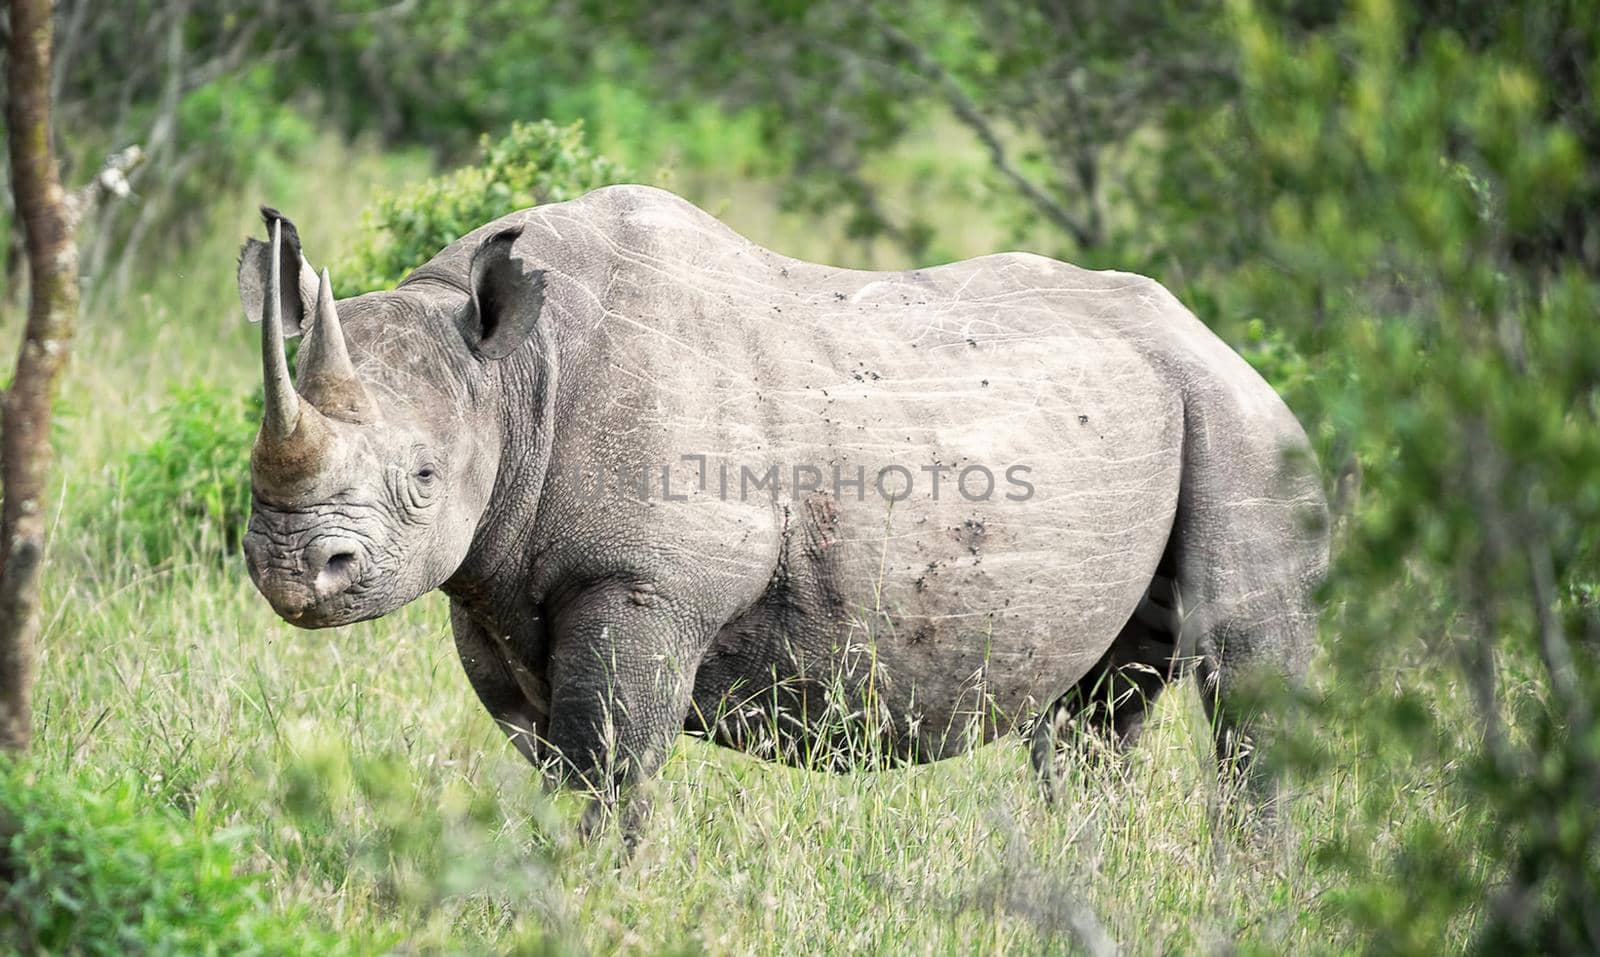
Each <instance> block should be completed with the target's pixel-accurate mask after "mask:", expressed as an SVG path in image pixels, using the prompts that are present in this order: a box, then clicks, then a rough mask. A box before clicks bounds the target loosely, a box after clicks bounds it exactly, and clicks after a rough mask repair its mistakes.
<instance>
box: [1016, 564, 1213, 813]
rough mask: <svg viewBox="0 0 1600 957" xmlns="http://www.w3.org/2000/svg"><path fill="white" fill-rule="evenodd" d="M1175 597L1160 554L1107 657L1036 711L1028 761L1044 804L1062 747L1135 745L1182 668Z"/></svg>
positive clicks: (1054, 785) (1056, 777) (1086, 753)
mask: <svg viewBox="0 0 1600 957" xmlns="http://www.w3.org/2000/svg"><path fill="white" fill-rule="evenodd" d="M1177 594H1178V592H1177V587H1176V583H1175V582H1174V580H1173V578H1172V565H1171V563H1170V562H1169V561H1167V560H1165V559H1164V560H1163V562H1162V566H1161V568H1160V569H1159V570H1158V571H1157V574H1156V577H1155V578H1154V579H1153V580H1152V581H1151V583H1150V587H1149V588H1148V589H1147V590H1146V592H1145V596H1144V598H1143V599H1142V600H1141V601H1140V603H1139V607H1138V609H1137V610H1136V611H1135V612H1134V613H1133V615H1132V617H1130V618H1129V619H1128V622H1127V624H1125V625H1123V626H1122V631H1121V632H1120V633H1118V635H1117V638H1116V640H1115V641H1113V642H1112V643H1111V647H1110V648H1108V649H1106V653H1105V655H1104V656H1102V657H1101V659H1100V660H1099V661H1098V662H1096V664H1095V666H1094V667H1093V668H1091V669H1090V670H1089V673H1088V674H1086V675H1084V676H1083V677H1082V678H1080V679H1079V680H1078V682H1077V684H1075V685H1073V687H1072V688H1071V689H1070V690H1068V691H1067V693H1066V694H1064V695H1062V696H1061V697H1060V698H1057V699H1056V700H1055V702H1054V703H1052V704H1051V705H1050V706H1049V707H1048V708H1046V709H1044V711H1043V712H1042V713H1041V714H1040V715H1039V717H1038V720H1037V721H1036V722H1035V723H1034V726H1033V732H1032V747H1031V751H1030V758H1031V761H1032V764H1033V769H1034V771H1035V772H1036V773H1037V774H1038V776H1039V782H1040V786H1041V788H1042V789H1043V791H1044V796H1045V800H1046V801H1050V802H1053V801H1054V800H1055V793H1056V791H1057V790H1058V789H1059V787H1060V773H1061V759H1062V756H1063V752H1064V751H1075V752H1077V753H1078V754H1079V755H1081V756H1082V757H1084V758H1087V759H1089V760H1095V759H1098V758H1099V757H1101V756H1102V755H1104V754H1105V753H1106V752H1107V751H1116V752H1121V751H1126V750H1127V749H1128V748H1131V747H1133V746H1134V744H1136V743H1137V742H1138V740H1139V734H1140V732H1141V731H1143V729H1144V723H1145V719H1146V718H1147V717H1149V714H1150V711H1151V709H1152V708H1154V706H1155V703H1156V699H1157V698H1158V697H1159V696H1160V695H1161V692H1162V691H1163V690H1164V689H1165V688H1166V687H1167V685H1168V684H1170V683H1171V682H1172V680H1173V678H1174V677H1176V675H1177V674H1178V671H1179V668H1180V665H1181V661H1180V660H1179V659H1178V657H1177V655H1176V651H1177V647H1178V640H1177V635H1178V625H1179V623H1180V617H1181V612H1180V610H1179V608H1178V603H1177Z"/></svg>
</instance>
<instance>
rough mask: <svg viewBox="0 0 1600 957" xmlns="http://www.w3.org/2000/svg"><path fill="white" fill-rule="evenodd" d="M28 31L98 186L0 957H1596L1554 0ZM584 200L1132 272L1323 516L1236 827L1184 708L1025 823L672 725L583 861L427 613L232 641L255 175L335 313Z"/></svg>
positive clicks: (194, 10)
mask: <svg viewBox="0 0 1600 957" xmlns="http://www.w3.org/2000/svg"><path fill="white" fill-rule="evenodd" d="M57 7H58V10H57V20H56V22H57V36H56V71H57V75H56V77H55V79H54V84H55V92H56V96H57V103H56V110H57V112H56V129H55V135H56V138H57V145H58V149H59V151H60V155H61V156H62V157H63V160H64V167H65V169H64V173H65V176H66V179H67V180H68V182H69V185H76V184H81V183H82V182H84V181H85V180H86V179H87V178H88V177H90V176H92V175H93V174H94V173H95V171H96V170H97V169H98V167H99V165H100V162H101V160H102V158H103V157H104V156H105V155H106V154H107V153H108V152H110V151H112V150H114V149H118V148H120V147H122V146H125V145H127V144H129V143H138V144H140V145H141V146H142V147H143V148H144V150H145V151H146V152H147V154H148V156H149V161H148V162H147V163H146V164H145V165H144V166H143V167H142V168H141V169H140V170H139V171H138V173H137V175H136V176H135V179H134V183H133V186H134V195H133V196H132V197H131V198H129V199H128V200H125V201H122V202H117V203H113V204H110V205H108V206H106V207H104V208H103V209H102V210H101V211H99V212H98V213H97V214H96V215H95V216H94V217H93V218H92V219H91V220H90V221H89V222H86V223H85V224H84V225H83V227H82V229H81V232H80V240H81V245H82V248H83V266H84V271H85V276H84V282H85V286H84V310H83V315H82V321H81V325H80V331H79V337H78V340H77V344H76V355H75V357H74V360H73V365H72V368H71V370H70V373H69V376H68V380H67V382H66V385H65V388H64V392H63V395H62V398H61V403H60V413H59V415H58V419H57V422H56V425H55V429H56V435H55V447H56V449H57V454H58V459H57V470H56V485H55V487H54V491H53V494H52V496H51V509H52V524H51V529H52V541H51V545H50V553H49V557H48V566H47V569H46V573H45V575H46V630H45V633H44V638H43V641H42V662H41V667H40V679H39V686H38V691H37V701H36V707H37V711H38V718H37V721H38V739H37V742H36V745H35V753H34V754H33V756H32V757H31V759H30V760H29V762H28V763H26V764H24V765H19V766H18V767H15V768H10V769H7V770H5V771H4V772H3V774H0V810H3V812H4V813H3V814H0V818H3V819H4V820H5V821H6V822H7V824H6V826H5V828H3V829H0V831H3V833H0V838H3V839H4V841H5V842H6V843H5V848H4V852H3V853H4V856H3V857H0V865H3V866H0V949H3V950H17V951H20V952H25V953H32V952H49V953H108V954H109V953H118V954H120V953H230V954H231V953H284V954H296V953H324V952H329V953H332V952H352V953H371V952H385V951H390V950H397V951H399V952H403V953H484V952H497V953H500V952H516V953H535V952H538V953H548V952H555V953H566V952H573V953H586V952H591V951H593V952H604V953H609V952H617V951H621V952H645V953H656V952H661V951H674V952H702V951H705V952H712V953H733V954H746V953H770V954H780V953H782V954H786V953H791V952H795V951H814V952H844V951H869V952H870V951H877V952H928V953H967V952H986V953H1025V952H1047V953H1050V952H1063V951H1065V952H1076V951H1089V952H1097V951H1101V949H1102V948H1104V947H1105V946H1108V945H1112V944H1114V945H1115V946H1118V947H1120V948H1121V949H1123V950H1126V951H1129V952H1136V953H1138V952H1194V951H1220V952H1252V953H1253V952H1260V953H1282V952H1291V953H1307V952H1317V953H1320V952H1341V953H1342V952H1376V953H1394V954H1435V953H1440V952H1444V951H1477V952H1484V953H1491V954H1503V953H1595V952H1600V841H1597V829H1600V723H1597V718H1596V714H1595V706H1596V702H1597V701H1600V671H1597V668H1596V651H1597V649H1600V607H1597V597H1596V588H1597V587H1600V585H1597V583H1600V568H1597V564H1600V562H1597V559H1600V556H1597V544H1600V521H1597V518H1600V428H1597V421H1596V419H1597V413H1600V397H1597V391H1596V385H1597V381H1600V335H1597V332H1600V328H1597V322H1596V318H1597V315H1596V306H1597V303H1600V215H1597V214H1600V164H1597V159H1600V112H1597V111H1600V9H1597V8H1596V4H1594V3H1589V2H1579V0H1552V2H1546V3H1533V2H1526V3H1492V2H1474V0H1427V2H1415V3H1409V4H1407V3H1398V2H1386V0H1365V2H1360V3H1355V4H1341V3H1333V2H1320V0H1306V2H1290V0H1260V2H1248V0H1234V2H1226V3H1215V2H1195V3H1176V2H1160V0H1131V2H1128V3H1115V4H1107V3H1090V2H1076V0H1054V2H1042V0H981V2H975V3H953V2H945V0H907V2H903V3H897V4H888V3H878V4H874V3H871V2H865V0H822V2H817V3H797V2H789V0H700V2H693V3H685V2H681V0H654V2H649V3H638V2H634V0H614V2H608V3H593V2H589V0H533V2H527V3H512V2H506V0H486V2H481V3H475V4H461V3H455V2H444V0H383V2H356V0H275V2H271V3H264V4H263V3H244V2H236V0H218V2H215V3H207V4H193V3H186V2H167V0H163V2H157V0H128V2H125V3H121V4H118V5H116V9H114V10H113V9H112V8H110V7H107V6H106V5H104V4H95V3H92V2H89V0H64V2H60V3H58V4H57ZM617 181H637V182H649V183H654V184H657V185H662V186H665V187H667V188H669V189H672V190H675V191H677V192H679V193H681V194H683V195H685V196H687V197H688V198H690V199H691V200H693V201H695V202H696V203H698V204H700V205H701V206H703V207H705V208H706V209H708V210H709V211H710V212H712V213H713V214H715V215H717V216H719V217H720V218H722V219H723V220H724V221H726V222H727V223H729V224H730V225H732V226H733V227H734V228H736V229H738V230H740V231H741V232H743V233H745V234H746V235H747V236H749V237H750V238H752V239H754V240H755V241H757V242H759V243H761V244H763V245H766V246H768V247H770V248H773V249H775V250H778V251H780V252H783V253H787V254H790V255H794V256H799V257H802V258H808V259H814V260H820V261H826V262H831V263H836V264H841V265H848V266H858V267H866V268H898V267H901V266H907V265H911V264H927V263H934V262H941V261H946V260H950V259H955V258H961V257H966V256H971V255H978V254H983V253H988V252H994V251H998V250H1001V249H1006V248H1022V249H1028V250H1032V251H1035V252H1039V253H1043V254H1046V255H1051V256H1056V257H1060V258H1064V259H1068V260H1070V261H1073V262H1077V263H1079V264H1082V265H1085V266H1090V267H1107V268H1110V267H1114V268H1118V269H1127V270H1133V271H1138V272H1143V273H1146V274H1148V275H1151V276H1153V277H1155V278H1157V279H1159V280H1161V281H1162V282H1164V283H1165V284H1166V285H1167V286H1168V287H1169V288H1171V289H1172V290H1173V292H1174V293H1176V294H1177V295H1178V297H1179V298H1180V299H1182V300H1183V301H1184V302H1185V303H1187V304H1188V305H1189V306H1190V307H1191V308H1192V309H1194V310H1195V312H1196V313H1198V314H1199V316H1200V317H1201V318H1202V319H1203V320H1205V321H1206V322H1207V323H1208V324H1209V325H1210V326H1211V327H1212V328H1213V329H1215V330H1216V331H1217V332H1218V333H1219V334H1220V335H1222V336H1223V337H1224V338H1225V339H1227V340H1228V341H1229V342H1230V343H1232V344H1233V345H1234V346H1235V347H1236V348H1238V349H1239V350H1240V351H1241V352H1242V353H1243V354H1244V355H1245V356H1246V357H1247V358H1248V359H1249V360H1250V361H1251V362H1252V363H1253V364H1255V366H1256V367H1257V368H1258V369H1259V370H1260V371H1261V372H1262V374H1263V375H1265V376H1266V377H1267V378H1268V379H1269V381H1271V382H1272V383H1273V384H1274V385H1275V386H1276V387H1277V388H1278V389H1279V391H1280V393H1281V394H1282V395H1283V396H1284V397H1285V399H1286V400H1287V401H1288V402H1289V404H1290V405H1291V407H1292V408H1293V409H1294V410H1295V411H1296V413H1297V414H1298V415H1299V416H1300V418H1301V420H1302V422H1303V423H1304V424H1305V425H1306V428H1307V431H1308V432H1309V433H1310V434H1311V435H1312V437H1313V441H1314V442H1315V444H1316V446H1317V449H1318V453H1319V455H1320V456H1321V463H1322V466H1323V469H1324V472H1325V474H1326V478H1327V483H1328V487H1329V490H1330V495H1331V498H1332V500H1333V503H1334V508H1335V511H1336V560H1335V569H1334V573H1333V575H1332V578H1331V580H1330V582H1329V584H1328V586H1327V588H1326V590H1325V595H1324V599H1325V604H1326V609H1327V611H1326V614H1325V616H1324V625H1323V629H1322V641H1321V644H1320V647H1319V652H1318V657H1317V661H1316V664H1315V666H1314V671H1313V679H1312V682H1311V684H1310V686H1309V687H1308V688H1306V689H1305V690H1304V691H1303V692H1302V693H1300V694H1299V695H1298V696H1297V698H1296V700H1294V701H1282V700H1275V701H1271V702H1266V703H1265V704H1264V706H1266V707H1271V708H1274V709H1277V710H1278V711H1279V712H1280V713H1282V714H1284V715H1286V719H1285V720H1286V724H1287V725H1288V733H1287V734H1286V735H1285V736H1284V737H1283V739H1282V741H1281V744H1280V747H1279V748H1278V749H1277V750H1276V751H1275V752H1274V754H1273V755H1272V759H1273V760H1274V761H1275V762H1276V763H1277V765H1278V766H1279V767H1280V768H1281V769H1282V771H1283V773H1284V774H1286V775H1287V776H1288V778H1289V780H1290V781H1291V782H1292V784H1293V787H1294V790H1295V793H1296V794H1297V796H1298V799H1297V800H1296V802H1295V803H1294V805H1293V808H1292V810H1291V812H1290V814H1289V818H1290V821H1291V824H1292V830H1291V832H1290V836H1289V838H1288V841H1287V844H1286V845H1285V846H1273V847H1263V846H1259V845H1257V844H1254V843H1252V842H1251V841H1249V840H1247V839H1243V836H1242V835H1240V834H1237V833H1231V832H1229V830H1228V829H1227V828H1226V827H1224V826H1222V825H1221V824H1220V823H1219V821H1221V820H1222V818H1221V817H1219V816H1218V815H1217V814H1215V813H1214V811H1215V808H1216V805H1217V804H1218V803H1219V802H1225V801H1227V800H1228V796H1227V795H1225V794H1217V793H1216V784H1215V782H1214V779H1213V777H1212V776H1211V775H1210V774H1209V770H1208V754H1207V752H1208V750H1209V748H1208V746H1207V744H1206V740H1207V737H1208V734H1207V731H1206V730H1205V729H1204V728H1201V727H1199V726H1198V725H1199V723H1200V722H1201V721H1203V718H1201V717H1199V716H1198V710H1199V709H1198V704H1197V702H1196V700H1195V699H1194V697H1193V695H1192V694H1191V695H1187V696H1178V695H1173V696H1169V698H1168V699H1167V700H1165V701H1163V703H1162V706H1161V709H1160V712H1161V713H1160V720H1159V721H1158V723H1157V726H1156V727H1155V728H1154V730H1153V731H1152V733H1150V734H1149V735H1148V736H1147V738H1146V742H1147V743H1146V744H1145V745H1144V746H1143V747H1141V749H1140V750H1139V751H1138V752H1137V753H1136V754H1135V755H1133V756H1132V757H1131V758H1130V759H1129V761H1128V762H1127V763H1126V765H1125V766H1117V765H1116V763H1115V762H1111V763H1109V764H1108V763H1106V762H1098V763H1097V762H1088V763H1085V764H1084V765H1083V766H1081V767H1077V768H1075V769H1073V772H1072V775H1071V782H1070V785H1071V788H1072V790H1070V791H1069V792H1068V793H1069V797H1068V799H1067V800H1066V801H1065V802H1064V806H1060V807H1057V808H1055V809H1053V810H1051V809H1047V808H1045V807H1044V806H1043V805H1042V804H1041V803H1040V802H1039V801H1038V799H1037V797H1036V796H1035V795H1034V793H1033V789H1032V784H1031V781H1030V778H1029V772H1028V769H1027V762H1026V760H1025V756H1024V755H1023V753H1022V746H1021V742H1019V741H1008V742H1004V743H1001V744H997V745H995V746H992V747H990V748H988V749H985V750H984V751H982V752H980V753H978V754H976V755H974V756H972V757H970V758H963V759H959V760H953V761H949V762H944V763H942V764H940V765H937V766H933V767H927V768H918V769H912V770H905V771H896V772H888V773H883V774H876V773H862V774H858V775H853V776H844V777H825V776H820V775H812V774H807V773H804V772H798V771H792V770H786V769H782V768H775V767H771V766H766V765H760V764H756V763H753V762H750V761H748V760H747V759H744V758H742V757H737V756H733V755H729V754H726V753H723V752H719V751H716V750H714V749H711V748H709V747H705V746H702V745H698V744H695V743H692V742H687V741H686V742H683V743H682V744H681V745H680V747H679V749H678V751H677V752H676V753H675V755H674V757H673V759H672V761H671V762H669V764H668V766H667V768H666V769H665V771H664V772H663V780H662V782H661V783H660V785H659V788H660V790H661V791H662V792H663V794H662V795H661V797H660V800H659V805H660V808H661V810H660V811H659V813H658V815H657V819H656V822H655V824H654V825H653V827H652V831H651V840H650V843H649V844H647V846H646V847H645V849H644V850H643V851H641V852H640V854H639V855H638V857H636V858H635V859H634V860H633V861H631V862H624V861H623V860H622V859H621V858H620V857H619V856H618V854H617V852H616V849H615V848H614V847H610V846H606V845H604V844H602V845H588V846H585V845H579V844H576V843H575V842H574V841H573V840H572V836H571V833H570V831H571V827H570V824H569V822H568V818H569V817H570V810H571V809H570V807H568V805H567V802H566V801H565V799H552V798H549V797H546V796H545V795H543V794H541V793H540V792H539V791H538V789H537V787H536V786H535V783H534V782H533V781H532V780H531V775H530V774H529V773H528V771H527V770H526V769H525V768H524V767H523V766H522V764H521V761H520V759H519V758H518V757H517V756H516V754H515V752H513V751H512V750H511V749H510V748H509V747H507V746H506V745H505V743H504V741H503V738H502V736H501V735H500V733H499V731H497V730H496V729H495V728H494V726H493V724H492V723H491V722H490V720H489V719H488V717H487V716H486V715H484V714H483V713H482V712H481V709H480V708H479V707H478V705H477V703H476V701H475V699H474V698H473V696H472V694H471V693H470V690H469V689H468V687H467V684H466V682H465V680H464V678H463V676H462V675H461V674H460V670H459V666H458V665H457V663H456V661H455V653H454V648H453V646H452V644H451V640H450V637H449V634H448V626H447V620H446V619H447V615H446V613H445V609H444V606H443V603H442V601H440V600H439V599H438V596H432V597H430V598H429V599H426V600H424V601H422V602H419V603H417V604H416V605H414V606H412V607H410V608H408V609H407V610H406V611H404V612H403V613H399V614H396V615H393V616H390V617H389V618H387V619H384V620H383V621H381V622H377V623H372V624H366V625H360V626H356V627H352V628H346V629H338V630H335V631H332V632H325V633H324V632H319V633H315V634H309V633H303V632H297V631H294V630H292V629H290V628H288V627H287V626H285V625H283V624H282V623H280V622H278V621H277V620H276V619H275V618H274V617H273V616H272V614H271V612H270V610H269V609H267V607H266V605H265V603H264V602H261V601H260V600H259V599H257V598H256V596H255V595H254V592H253V590H252V589H251V586H250V585H249V582H248V580H247V578H246V575H245V573H244V569H243V563H242V561H241V559H240V557H239V556H238V554H237V551H238V549H237V544H238V535H239V532H240V526H241V523H242V520H243V516H244V514H245V512H246V511H247V509H248V485H247V475H246V469H247V456H248V448H249V443H250V441H251V439H252V437H253V435H254V431H255V423H256V422H257V417H256V411H255V409H256V406H254V405H253V403H255V402H256V399H255V398H254V396H255V392H256V390H257V374H258V373H257V363H258V358H257V354H256V345H255V338H254V335H253V334H252V331H251V330H250V329H249V328H247V327H246V326H245V324H244V323H243V322H242V321H240V313H239V307H238V305H237V296H236V293H235V290H234V264H235V256H236V251H237V249H238V246H239V243H240V242H241V241H242V239H243V237H244V236H246V235H248V234H250V233H253V232H259V225H258V221H257V220H256V218H255V217H256V214H255V205H256V204H257V203H258V202H267V203H269V204H271V205H274V206H277V207H278V208H280V209H282V210H284V211H285V212H286V213H287V214H288V215H290V216H291V217H293V218H294V219H295V220H296V221H297V223H298V224H299V225H300V228H301V231H302V235H303V236H304V237H305V244H306V250H307V253H308V255H309V256H310V257H311V259H312V260H313V261H315V262H318V263H323V262H326V263H329V264H330V265H332V267H333V274H334V278H335V282H336V284H337V285H338V286H339V288H340V291H341V294H344V295H348V294H352V293H354V292H357V291H364V290H367V289H372V288H380V287H383V286H385V285H387V284H390V283H392V282H394V281H395V280H396V279H397V278H398V277H399V276H401V275H403V274H404V272H405V271H406V270H407V269H408V268H410V267H411V266H413V265H415V264H416V263H418V262H420V261H423V260H425V259H426V258H427V257H428V256H429V255H431V254H432V252H433V251H435V250H436V249H437V248H438V247H439V246H441V245H443V244H444V243H446V242H448V241H449V240H450V239H452V238H454V237H455V236H456V235H459V234H460V233H462V232H465V231H466V230H468V229H470V228H472V227H474V226H477V225H479V224H480V223H482V222H484V221H487V220H488V219H490V218H492V217H494V216H496V215H499V214H501V213H503V212H507V211H509V210H511V209H515V208H519V207H521V206H525V205H531V204H534V203H539V202H546V201H555V200H560V199H564V198H569V197H571V196H574V195H577V194H579V193H581V192H583V191H584V190H586V189H589V188H592V187H594V186H597V185H601V184H603V183H607V182H617ZM4 195H5V203H6V204H7V205H6V206H5V207H4V208H3V209H0V235H4V236H14V235H15V231H14V228H13V224H12V222H11V221H10V212H9V210H10V207H9V203H10V190H9V186H8V187H7V188H6V189H5V190H4ZM5 263H6V268H5V283H6V285H5V290H4V295H3V297H0V298H3V304H0V326H3V327H4V329H5V330H6V331H7V332H8V334H10V335H12V336H15V335H16V333H17V331H18V330H19V328H20V323H21V317H22V303H24V302H25V295H24V292H25V291H24V290H23V289H22V283H21V279H20V275H19V271H18V270H19V266H20V263H19V252H18V250H17V242H16V240H15V239H12V240H11V242H9V243H8V244H7V247H6V250H5ZM8 341H14V339H11V340H8Z"/></svg>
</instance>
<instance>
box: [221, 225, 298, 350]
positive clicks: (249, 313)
mask: <svg viewBox="0 0 1600 957" xmlns="http://www.w3.org/2000/svg"><path fill="white" fill-rule="evenodd" d="M261 218H262V219H264V220H266V223H267V235H268V236H271V235H272V224H273V223H274V222H279V223H282V224H283V225H282V238H281V243H282V248H281V249H280V250H279V251H278V255H279V257H280V258H281V260H282V262H281V265H280V269H281V273H280V275H282V276H284V277H293V279H292V281H291V282H285V283H284V288H283V289H282V290H280V292H279V296H280V299H281V302H282V305H283V337H284V338H285V339H292V338H294V337H295V336H298V335H300V333H301V332H302V331H304V326H305V325H306V320H307V319H308V318H309V317H310V316H311V314H312V309H313V308H314V307H315V305H316V302H317V271H316V270H315V269H314V268H312V266H311V264H310V263H309V262H306V257H305V256H304V255H303V254H302V253H301V252H300V232H299V230H297V229H295V228H294V223H292V222H290V221H289V220H288V218H287V217H285V216H284V215H283V214H282V213H280V212H278V211H277V210H275V209H270V208H268V207H266V206H263V207H261ZM271 275H272V244H271V243H270V242H265V243H264V242H262V241H260V240H259V239H247V240H245V244H244V248H242V249H240V250H239V303H240V305H242V306H244V317H245V318H246V319H248V320H249V321H251V322H260V321H261V317H262V316H263V315H264V314H265V311H266V305H267V295H268V289H267V287H268V286H269V285H270V283H271V280H270V278H269V277H270V276H271Z"/></svg>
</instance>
